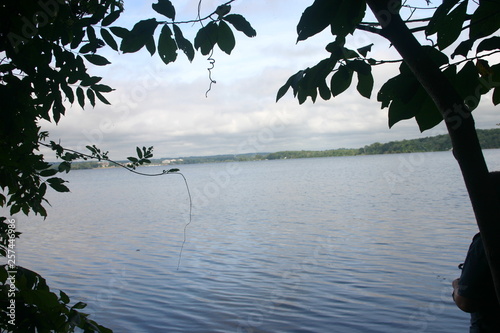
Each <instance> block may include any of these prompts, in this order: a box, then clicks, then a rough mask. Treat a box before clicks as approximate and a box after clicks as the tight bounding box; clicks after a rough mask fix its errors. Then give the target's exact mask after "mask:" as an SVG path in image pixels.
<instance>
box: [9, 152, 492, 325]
mask: <svg viewBox="0 0 500 333" xmlns="http://www.w3.org/2000/svg"><path fill="white" fill-rule="evenodd" d="M485 155H486V158H487V160H488V163H489V165H490V168H491V169H492V170H500V150H486V151H485ZM179 167H180V169H181V172H183V174H184V175H185V176H186V178H187V181H188V183H189V186H190V190H191V194H192V197H193V206H192V222H191V223H190V224H189V225H188V226H187V227H186V224H187V223H188V222H189V218H190V217H189V200H188V193H187V191H186V187H185V185H184V182H183V179H182V177H181V176H180V175H165V176H161V177H140V176H137V175H134V174H131V173H129V172H127V171H125V170H123V169H100V170H81V171H72V172H71V173H70V174H68V175H67V176H66V179H68V180H69V181H70V184H69V187H70V188H71V193H69V194H59V193H55V192H53V193H50V195H49V197H50V198H51V203H52V207H50V208H49V209H48V212H49V217H48V218H47V220H45V221H43V220H40V219H37V218H30V219H27V218H25V217H23V216H18V229H19V230H20V231H22V232H23V235H22V236H21V238H20V239H19V240H18V243H17V254H18V257H17V260H18V263H19V264H20V265H22V266H26V267H28V268H30V269H33V270H35V271H37V272H39V273H40V274H42V275H43V276H44V277H45V278H47V280H48V283H49V285H50V286H51V287H52V288H53V289H56V290H57V289H62V290H64V291H66V292H67V293H68V295H70V297H71V299H72V301H73V302H77V301H84V302H86V303H88V307H87V309H86V310H87V312H88V313H91V315H92V316H91V318H93V319H94V320H96V321H97V322H99V323H100V324H102V325H104V326H107V327H109V328H111V329H113V330H114V331H115V332H190V333H195V332H342V333H349V332H363V333H366V332H384V333H386V332H440V333H443V332H450V333H451V332H453V333H455V332H467V331H468V328H467V327H468V315H467V314H465V313H462V312H461V311H460V310H458V308H456V307H455V305H454V304H453V302H452V300H451V296H450V294H451V287H450V285H451V281H452V280H453V279H454V278H456V277H458V274H459V270H458V268H457V265H458V264H459V263H460V262H461V261H462V260H463V258H464V256H465V253H466V251H467V248H468V246H469V243H470V240H471V238H472V236H473V235H474V234H475V233H476V230H477V227H476V225H475V222H474V219H473V214H472V211H471V207H470V204H469V201H468V197H467V194H466V193H465V188H464V185H463V182H462V180H461V176H460V173H459V170H458V166H457V163H456V162H455V160H454V159H453V157H452V154H451V152H441V153H422V154H400V155H383V156H356V157H334V158H320V159H299V160H276V161H259V162H240V163H220V164H199V165H181V166H179ZM161 170H162V168H158V167H150V168H142V169H141V171H144V172H151V173H153V172H159V171H161ZM184 230H186V233H185V234H184ZM184 237H186V242H185V244H184V247H183V252H182V257H181V258H180V250H181V247H182V243H183V240H184ZM179 259H180V262H179Z"/></svg>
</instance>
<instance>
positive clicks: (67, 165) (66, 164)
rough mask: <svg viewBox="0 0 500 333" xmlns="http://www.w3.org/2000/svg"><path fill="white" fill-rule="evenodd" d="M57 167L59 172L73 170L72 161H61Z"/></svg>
mask: <svg viewBox="0 0 500 333" xmlns="http://www.w3.org/2000/svg"><path fill="white" fill-rule="evenodd" d="M57 169H58V170H59V172H66V173H68V172H70V170H71V163H69V162H67V161H64V162H61V163H60V164H59V166H58V168H57Z"/></svg>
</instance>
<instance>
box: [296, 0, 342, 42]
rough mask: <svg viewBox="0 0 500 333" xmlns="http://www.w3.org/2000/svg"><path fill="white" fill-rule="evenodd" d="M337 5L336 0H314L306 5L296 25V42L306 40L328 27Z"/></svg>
mask: <svg viewBox="0 0 500 333" xmlns="http://www.w3.org/2000/svg"><path fill="white" fill-rule="evenodd" d="M339 5H340V1H338V0H315V1H314V3H313V4H312V5H311V6H309V7H307V8H306V9H305V10H304V13H302V16H301V18H300V21H299V23H298V25H297V35H298V37H297V42H299V41H301V40H306V39H307V38H309V37H311V36H314V35H316V34H317V33H319V32H321V31H323V30H324V29H325V28H326V27H328V26H329V25H330V24H331V23H332V19H333V13H335V12H336V11H337V9H338V7H339Z"/></svg>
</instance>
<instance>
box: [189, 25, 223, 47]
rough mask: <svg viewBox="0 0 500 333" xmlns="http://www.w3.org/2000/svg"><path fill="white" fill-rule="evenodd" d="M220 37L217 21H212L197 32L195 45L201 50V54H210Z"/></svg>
mask: <svg viewBox="0 0 500 333" xmlns="http://www.w3.org/2000/svg"><path fill="white" fill-rule="evenodd" d="M218 38H219V29H218V26H217V24H216V23H215V22H213V21H212V22H210V23H208V24H207V25H206V26H204V27H203V28H201V29H200V30H198V33H197V34H196V37H195V38H194V47H195V48H196V49H197V50H200V52H201V54H203V55H208V54H209V53H210V52H211V51H212V49H213V48H214V46H215V44H216V43H217V40H218Z"/></svg>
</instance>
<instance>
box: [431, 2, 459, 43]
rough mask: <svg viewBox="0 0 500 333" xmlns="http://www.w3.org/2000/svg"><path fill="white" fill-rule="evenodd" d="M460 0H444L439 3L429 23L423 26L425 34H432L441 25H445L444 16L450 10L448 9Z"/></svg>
mask: <svg viewBox="0 0 500 333" xmlns="http://www.w3.org/2000/svg"><path fill="white" fill-rule="evenodd" d="M459 1H460V0H444V1H443V2H442V3H441V5H440V6H439V7H438V8H437V9H436V11H435V12H434V15H432V18H431V20H430V21H429V24H428V25H427V27H426V28H425V34H426V35H427V36H431V35H434V34H435V33H437V32H438V31H439V30H440V29H441V28H442V27H445V25H446V16H447V15H448V13H449V12H450V10H451V9H452V8H453V7H455V5H456V4H457V3H458V2H459Z"/></svg>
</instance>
